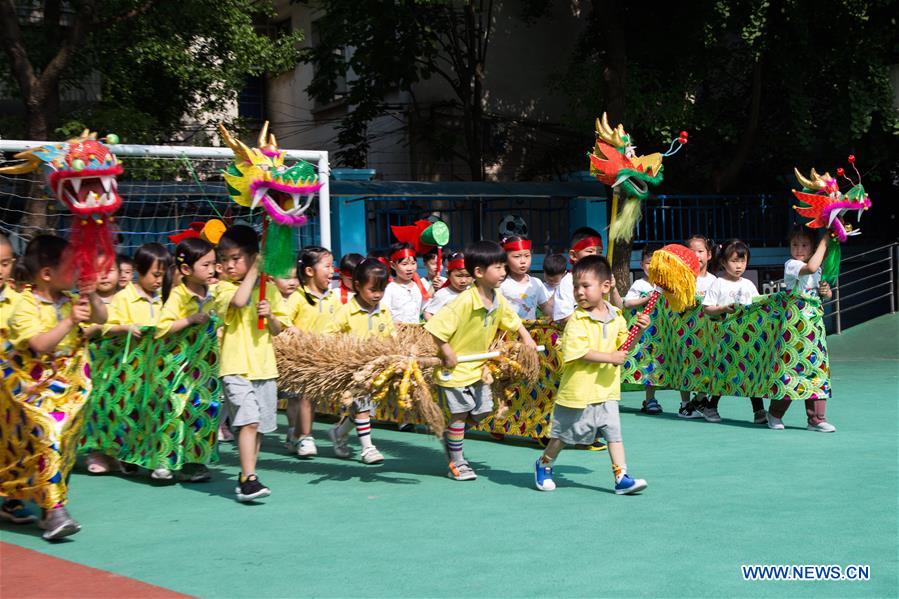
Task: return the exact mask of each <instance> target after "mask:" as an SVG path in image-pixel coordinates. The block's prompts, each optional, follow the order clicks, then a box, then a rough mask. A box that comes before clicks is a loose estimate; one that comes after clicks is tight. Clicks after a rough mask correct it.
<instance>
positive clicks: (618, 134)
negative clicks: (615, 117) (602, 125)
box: [615, 123, 627, 148]
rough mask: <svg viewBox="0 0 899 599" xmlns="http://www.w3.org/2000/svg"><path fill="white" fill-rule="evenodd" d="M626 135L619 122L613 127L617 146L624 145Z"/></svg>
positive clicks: (621, 146)
mask: <svg viewBox="0 0 899 599" xmlns="http://www.w3.org/2000/svg"><path fill="white" fill-rule="evenodd" d="M625 135H627V134H626V133H625V132H624V125H622V124H620V123H619V125H618V127H616V128H615V145H616V146H618V147H619V148H623V147H624V145H625V144H624V136H625Z"/></svg>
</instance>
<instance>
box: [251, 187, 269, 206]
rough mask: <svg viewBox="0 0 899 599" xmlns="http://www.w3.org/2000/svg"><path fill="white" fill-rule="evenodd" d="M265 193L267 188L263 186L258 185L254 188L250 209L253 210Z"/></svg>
mask: <svg viewBox="0 0 899 599" xmlns="http://www.w3.org/2000/svg"><path fill="white" fill-rule="evenodd" d="M266 193H268V189H267V188H265V187H260V188H259V189H257V190H256V193H255V194H254V195H253V202H252V203H251V204H250V210H254V209H255V208H256V206H258V205H259V202H261V201H262V198H263V197H264V196H265V194H266Z"/></svg>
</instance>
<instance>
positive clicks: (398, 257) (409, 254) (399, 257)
mask: <svg viewBox="0 0 899 599" xmlns="http://www.w3.org/2000/svg"><path fill="white" fill-rule="evenodd" d="M414 257H415V250H411V249H409V248H403V249H401V250H397V251H395V252H393V253H392V254H390V261H391V262H393V263H394V264H399V263H400V262H402V261H403V260H405V259H406V258H414Z"/></svg>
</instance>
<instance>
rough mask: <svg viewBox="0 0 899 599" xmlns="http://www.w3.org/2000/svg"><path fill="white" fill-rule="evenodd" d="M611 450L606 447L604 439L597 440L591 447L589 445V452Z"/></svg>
mask: <svg viewBox="0 0 899 599" xmlns="http://www.w3.org/2000/svg"><path fill="white" fill-rule="evenodd" d="M608 448H609V446H608V445H606V442H605V441H604V440H602V439H596V440H595V441H593V443H591V444H590V445H587V451H605V450H607V449H608Z"/></svg>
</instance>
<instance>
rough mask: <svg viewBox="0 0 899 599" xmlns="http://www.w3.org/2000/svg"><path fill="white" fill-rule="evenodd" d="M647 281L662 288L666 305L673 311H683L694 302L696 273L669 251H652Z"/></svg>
mask: <svg viewBox="0 0 899 599" xmlns="http://www.w3.org/2000/svg"><path fill="white" fill-rule="evenodd" d="M649 282H650V283H652V284H653V285H658V286H659V287H661V288H662V290H663V291H664V293H665V298H666V299H667V300H668V305H670V306H671V309H672V310H674V311H675V312H683V311H684V310H686V309H687V308H689V307H691V306H693V305H694V304H695V303H696V275H695V274H693V271H692V270H690V267H689V266H687V265H686V264H684V263H683V261H682V260H681V259H680V258H678V257H677V256H676V255H674V254H672V253H670V252H666V251H664V250H657V251H655V252H653V254H652V261H651V262H650V263H649Z"/></svg>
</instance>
